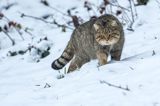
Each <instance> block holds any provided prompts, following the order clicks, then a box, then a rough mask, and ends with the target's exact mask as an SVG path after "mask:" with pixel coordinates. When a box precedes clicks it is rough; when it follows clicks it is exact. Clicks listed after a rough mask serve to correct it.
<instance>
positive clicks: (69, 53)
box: [52, 45, 74, 70]
mask: <svg viewBox="0 0 160 106" xmlns="http://www.w3.org/2000/svg"><path fill="white" fill-rule="evenodd" d="M73 56H74V51H73V50H72V48H71V46H70V45H68V46H67V47H66V49H65V50H64V51H63V53H62V55H61V56H60V57H59V58H58V59H56V60H55V61H53V63H52V68H53V69H55V70H59V69H62V68H63V67H64V66H65V65H66V64H67V63H68V62H69V61H70V60H71V59H72V58H73Z"/></svg>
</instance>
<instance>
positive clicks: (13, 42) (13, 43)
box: [1, 29, 15, 45]
mask: <svg viewBox="0 0 160 106" xmlns="http://www.w3.org/2000/svg"><path fill="white" fill-rule="evenodd" d="M1 31H2V32H3V33H4V34H5V35H6V36H7V37H8V38H9V39H10V40H11V42H12V45H15V41H14V40H13V39H12V38H11V36H10V35H9V34H8V33H7V32H6V31H4V30H3V29H1Z"/></svg>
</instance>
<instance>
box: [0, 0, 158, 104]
mask: <svg viewBox="0 0 160 106" xmlns="http://www.w3.org/2000/svg"><path fill="white" fill-rule="evenodd" d="M48 1H49V2H50V4H52V6H54V7H58V9H60V10H62V11H63V12H66V10H67V9H68V8H72V7H78V10H77V11H79V13H77V14H80V16H82V17H83V18H84V19H88V14H87V13H86V12H84V11H85V9H84V8H83V2H84V1H83V0H68V1H65V2H64V1H56V2H55V1H52V0H48ZM90 1H91V0H90ZM119 1H120V0H119ZM121 1H123V0H121ZM39 2H40V0H34V1H33V0H12V1H9V0H1V1H0V11H2V12H3V13H4V14H5V15H6V16H7V17H8V18H9V19H10V20H15V21H17V22H19V23H21V24H22V25H23V27H29V28H31V29H33V31H32V33H33V37H31V36H30V35H28V34H26V33H24V32H23V33H24V34H23V36H24V38H25V40H24V41H23V40H21V39H20V37H19V35H18V34H17V32H16V31H12V33H10V34H11V35H12V36H15V41H16V45H15V46H11V44H10V41H9V40H8V38H6V36H5V35H4V34H3V33H0V106H160V92H159V89H160V85H159V82H160V77H159V76H160V64H159V62H160V30H159V26H160V15H159V14H158V13H159V12H160V8H159V7H158V6H159V4H158V3H157V2H156V1H155V0H152V1H150V2H149V4H148V5H147V6H138V7H137V12H138V18H137V19H136V21H135V24H134V25H133V28H134V31H133V32H132V31H128V30H126V28H125V38H126V39H125V45H124V49H123V53H122V60H121V61H118V62H117V61H110V62H109V63H108V64H107V65H104V66H101V67H97V62H98V61H97V60H93V61H91V62H89V63H87V64H85V65H83V66H82V68H81V69H80V70H78V71H75V72H73V73H70V74H65V77H64V78H62V79H57V76H59V75H60V74H63V73H64V71H65V69H62V70H61V71H60V73H59V72H58V71H55V70H53V69H51V66H50V65H51V63H52V61H53V60H54V59H56V58H57V57H58V56H60V55H61V53H62V52H63V50H64V48H65V46H66V44H67V42H68V41H69V39H70V35H71V33H72V30H69V29H67V32H61V29H60V28H56V27H55V26H54V25H49V24H45V23H43V22H41V21H36V20H34V19H30V18H20V13H19V12H22V13H25V14H29V15H33V16H43V15H44V14H54V16H55V17H56V19H57V20H58V21H60V20H61V22H62V23H63V21H64V19H65V18H66V17H65V16H62V15H61V14H59V13H57V12H55V11H53V10H52V9H50V8H47V7H45V6H44V5H42V4H41V3H39ZM93 2H94V3H95V4H96V3H97V4H99V2H98V1H97V0H94V1H93ZM7 3H17V5H15V6H13V7H11V9H9V10H1V7H3V6H5V5H7ZM127 3H128V2H124V1H123V2H122V4H124V6H126V5H127ZM126 7H127V6H126ZM66 19H67V20H69V18H68V17H67V18H66ZM0 22H1V20H0ZM4 24H5V23H4V21H3V22H2V23H0V26H1V25H4ZM46 36H47V38H48V39H49V40H48V41H42V42H40V43H38V41H39V40H40V39H41V38H44V37H46ZM29 45H34V46H36V47H38V48H41V49H42V50H46V47H48V46H49V47H51V49H50V55H49V56H47V57H46V58H43V59H40V61H39V62H36V61H34V59H33V58H35V55H34V54H32V52H29V51H28V52H27V53H26V54H24V55H17V56H13V57H11V56H7V53H8V51H13V50H20V49H27V47H28V46H29ZM66 68H68V65H67V66H66ZM101 81H105V82H108V83H110V84H113V85H115V86H121V87H123V88H126V87H128V88H129V91H127V90H123V89H120V88H116V87H113V86H109V85H107V84H106V83H101ZM48 85H50V86H48Z"/></svg>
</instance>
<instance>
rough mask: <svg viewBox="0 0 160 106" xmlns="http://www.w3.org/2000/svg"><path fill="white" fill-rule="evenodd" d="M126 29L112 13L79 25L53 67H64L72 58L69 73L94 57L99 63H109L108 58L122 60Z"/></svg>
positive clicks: (57, 68) (56, 68)
mask: <svg viewBox="0 0 160 106" xmlns="http://www.w3.org/2000/svg"><path fill="white" fill-rule="evenodd" d="M124 41H125V38H124V31H123V27H122V24H121V23H120V22H119V20H118V19H117V18H116V17H115V16H113V15H110V14H106V15H102V16H100V17H98V18H96V19H91V20H90V21H88V22H86V23H84V24H82V25H80V26H78V28H76V29H75V30H74V31H73V33H72V35H71V38H70V40H69V42H68V44H67V47H66V48H65V50H64V51H63V53H62V55H61V56H60V57H59V58H58V59H56V60H55V61H53V63H52V68H53V69H55V70H59V69H62V68H63V67H64V66H65V65H66V64H67V63H68V62H69V61H70V60H72V61H71V63H70V66H69V68H68V73H69V72H72V71H74V70H76V69H79V68H81V66H82V65H83V64H85V63H87V62H89V61H90V60H92V59H98V61H99V65H104V64H107V58H108V56H109V55H111V59H112V60H117V61H119V60H120V57H121V53H122V49H123V45H124Z"/></svg>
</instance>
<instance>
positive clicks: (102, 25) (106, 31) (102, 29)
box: [93, 19, 120, 46]
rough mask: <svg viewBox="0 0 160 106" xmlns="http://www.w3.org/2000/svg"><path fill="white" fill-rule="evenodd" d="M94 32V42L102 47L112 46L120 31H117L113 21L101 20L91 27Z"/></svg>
mask: <svg viewBox="0 0 160 106" xmlns="http://www.w3.org/2000/svg"><path fill="white" fill-rule="evenodd" d="M93 26H94V28H95V31H96V34H95V38H96V41H97V42H98V43H99V44H100V45H102V46H104V45H113V44H115V43H117V42H118V41H119V39H120V31H119V30H118V24H117V22H116V21H115V20H108V19H106V20H101V21H97V22H95V24H94V25H93Z"/></svg>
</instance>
